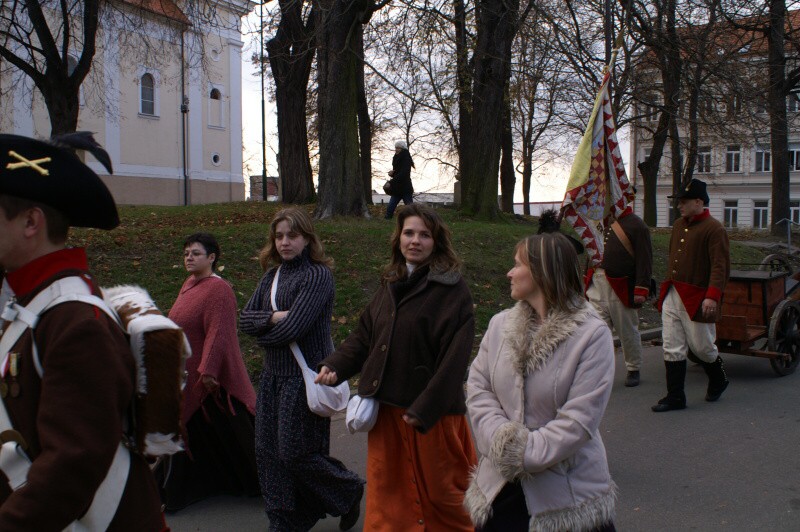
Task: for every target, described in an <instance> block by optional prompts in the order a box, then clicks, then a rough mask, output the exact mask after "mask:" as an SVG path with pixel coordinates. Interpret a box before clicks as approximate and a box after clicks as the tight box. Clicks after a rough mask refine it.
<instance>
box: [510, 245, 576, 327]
mask: <svg viewBox="0 0 800 532" xmlns="http://www.w3.org/2000/svg"><path fill="white" fill-rule="evenodd" d="M519 251H522V258H523V259H524V260H525V262H526V263H527V265H528V267H529V268H530V270H531V275H532V276H533V280H534V281H535V282H536V284H538V285H539V286H540V287H541V289H542V294H543V295H544V300H545V303H546V304H547V309H548V312H549V311H552V310H560V311H569V312H572V311H575V310H577V309H578V308H580V307H581V306H582V305H583V303H584V301H585V300H584V298H583V281H582V279H581V272H580V267H579V266H578V255H577V254H576V253H575V247H574V246H573V245H572V243H571V242H570V241H569V240H568V239H567V237H566V236H564V235H562V234H561V233H558V232H556V233H542V234H541V235H532V236H529V237H527V238H525V239H523V240H521V241H520V242H519V243H518V244H517V247H516V252H519Z"/></svg>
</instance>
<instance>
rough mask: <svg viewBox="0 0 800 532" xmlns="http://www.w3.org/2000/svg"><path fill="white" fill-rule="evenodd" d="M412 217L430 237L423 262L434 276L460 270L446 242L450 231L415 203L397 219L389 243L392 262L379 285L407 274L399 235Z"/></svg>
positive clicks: (432, 213) (428, 210)
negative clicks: (431, 249)
mask: <svg viewBox="0 0 800 532" xmlns="http://www.w3.org/2000/svg"><path fill="white" fill-rule="evenodd" d="M412 216H417V217H419V218H420V219H421V220H422V222H423V223H424V224H425V227H427V228H428V231H430V232H431V236H432V237H433V251H432V252H431V256H430V257H429V258H428V262H427V264H430V267H431V271H433V272H437V273H444V272H449V271H458V270H459V269H460V268H461V260H460V259H459V258H458V255H456V252H455V250H454V249H453V243H452V242H451V241H450V229H448V227H447V226H446V225H445V223H444V221H443V220H442V218H441V217H440V216H439V214H437V212H436V211H435V210H433V209H431V208H430V207H426V206H425V205H421V204H419V203H412V204H411V205H407V206H404V207H403V210H402V211H400V213H399V214H398V215H397V224H396V225H395V227H394V233H392V239H391V245H392V258H391V260H390V261H389V264H387V265H386V267H384V269H383V277H382V279H383V281H384V282H387V281H388V282H391V281H396V280H397V279H401V278H403V277H405V276H406V274H407V273H408V270H407V268H406V258H405V257H404V256H403V253H402V252H401V251H400V235H401V234H402V233H403V225H404V224H405V222H406V220H407V219H408V218H411V217H412Z"/></svg>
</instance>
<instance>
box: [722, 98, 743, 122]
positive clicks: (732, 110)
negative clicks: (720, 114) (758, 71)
mask: <svg viewBox="0 0 800 532" xmlns="http://www.w3.org/2000/svg"><path fill="white" fill-rule="evenodd" d="M726 105H727V108H728V118H733V117H735V116H736V115H738V114H739V113H740V112H741V110H742V97H741V96H739V95H737V94H734V95H733V96H729V97H728V100H727V102H726Z"/></svg>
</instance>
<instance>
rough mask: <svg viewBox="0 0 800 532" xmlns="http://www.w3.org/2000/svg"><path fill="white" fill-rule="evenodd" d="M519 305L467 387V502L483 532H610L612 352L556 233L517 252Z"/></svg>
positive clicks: (506, 315)
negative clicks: (606, 441) (473, 458)
mask: <svg viewBox="0 0 800 532" xmlns="http://www.w3.org/2000/svg"><path fill="white" fill-rule="evenodd" d="M507 277H508V278H509V280H510V281H511V297H512V298H513V299H515V300H516V301H517V304H516V305H515V306H514V307H513V308H511V309H509V310H505V311H503V312H501V313H499V314H497V315H496V316H494V317H493V318H492V320H491V321H490V322H489V328H488V330H487V331H486V334H485V335H484V337H483V341H482V342H481V346H480V349H479V350H478V355H477V357H476V358H475V360H474V361H473V363H472V366H471V368H470V371H469V378H468V380H467V407H468V409H469V415H470V420H471V422H472V423H471V426H472V428H473V430H474V433H475V440H476V442H477V445H478V451H479V452H480V454H481V461H480V464H479V465H478V468H477V470H476V471H475V472H474V473H473V475H472V481H471V483H470V487H469V490H468V491H467V496H466V500H465V506H466V507H467V508H468V509H469V512H470V515H471V516H472V520H473V522H474V523H475V525H476V526H477V528H478V530H481V531H483V532H488V531H498V532H506V531H510V530H552V531H566V530H569V531H571V532H585V531H604V532H610V531H613V530H615V528H614V524H613V518H614V506H615V499H616V486H615V484H614V482H613V481H612V480H611V476H610V474H609V470H608V463H607V460H606V452H605V447H604V446H603V440H602V438H601V437H600V431H599V426H600V421H601V420H602V418H603V413H604V412H605V409H606V405H607V403H608V399H609V396H610V395H611V386H612V384H613V382H614V344H613V342H612V339H611V332H610V331H609V329H608V327H606V324H605V323H603V320H602V319H601V318H600V317H599V316H598V315H597V312H596V311H595V310H594V308H593V307H592V305H591V304H589V302H588V301H586V299H584V297H583V283H582V282H581V274H580V269H579V267H578V256H577V255H576V253H575V249H574V247H573V245H572V244H571V243H570V242H569V240H568V239H567V238H566V237H565V236H564V235H561V234H560V233H545V234H541V235H535V236H530V237H528V238H526V239H525V240H523V241H522V242H520V243H519V244H518V245H517V248H516V251H515V257H514V267H513V268H511V270H510V271H509V272H508V274H507Z"/></svg>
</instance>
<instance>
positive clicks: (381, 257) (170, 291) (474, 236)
mask: <svg viewBox="0 0 800 532" xmlns="http://www.w3.org/2000/svg"><path fill="white" fill-rule="evenodd" d="M279 208H280V207H279V206H278V205H274V204H263V203H229V204H220V205H203V206H193V207H122V208H121V209H120V214H121V217H122V225H121V226H120V227H119V228H118V229H116V230H114V231H111V232H105V231H98V230H92V229H88V230H76V231H75V232H74V233H73V235H72V236H71V238H70V244H71V245H74V246H86V247H87V248H88V253H89V258H90V263H91V264H92V268H93V271H94V273H95V275H96V277H97V278H98V279H99V281H100V283H101V285H104V286H108V285H111V284H125V283H135V284H139V285H141V286H144V287H146V288H147V289H148V290H149V292H150V294H151V295H152V296H153V298H154V299H155V301H156V303H157V304H158V305H159V306H160V307H161V309H162V310H164V311H165V312H166V311H167V310H168V309H169V308H170V307H171V306H172V304H173V302H174V301H175V297H176V296H177V293H178V290H179V289H180V286H181V284H182V283H183V281H184V279H185V278H186V273H185V271H184V269H183V249H182V243H183V239H184V238H185V237H186V236H187V235H189V234H191V233H193V232H196V231H208V232H211V233H214V234H215V235H216V236H217V238H218V240H219V242H220V246H221V248H222V258H221V259H220V265H221V266H222V271H221V272H220V275H221V276H222V277H224V278H225V279H227V280H228V281H229V282H230V283H231V284H232V285H233V288H234V291H235V293H236V296H237V299H238V302H239V307H240V308H241V307H242V306H243V305H244V304H245V303H246V302H247V299H248V298H249V297H250V294H252V292H253V290H254V289H255V286H256V283H257V282H258V280H259V278H260V277H261V274H262V272H261V268H260V266H259V265H258V262H257V260H256V256H257V254H258V251H259V249H260V248H261V247H262V246H263V245H264V243H265V238H266V233H267V226H268V224H269V221H270V220H271V218H272V216H273V214H274V213H275V212H276V210H278V209H279ZM310 211H311V207H309V212H310ZM439 212H440V213H441V215H442V217H443V218H444V219H445V221H446V222H447V223H448V225H449V226H450V229H451V231H452V233H453V241H454V245H455V248H456V251H457V252H458V253H459V255H460V256H461V258H462V260H463V261H464V274H465V278H466V280H467V282H468V284H469V286H470V289H471V290H472V296H473V298H474V300H475V305H476V307H475V312H476V318H477V330H476V334H477V336H476V343H475V347H476V349H477V345H478V342H479V340H480V337H481V335H482V334H483V332H484V331H485V329H486V326H487V325H488V322H489V318H491V316H492V315H494V314H495V313H497V312H498V311H499V310H501V309H504V308H508V307H509V306H511V305H512V303H513V302H512V300H511V299H510V297H509V295H508V282H507V281H506V279H505V273H506V272H507V271H508V269H509V268H510V267H511V263H512V262H513V258H512V253H513V247H514V244H515V243H516V242H517V241H518V240H520V239H521V238H523V237H524V236H526V235H529V234H531V233H534V232H535V231H536V224H535V221H525V220H520V219H515V220H514V221H509V222H506V223H494V224H490V223H484V222H476V221H473V220H471V219H468V218H464V217H462V216H461V215H459V214H458V212H457V211H455V210H452V209H440V211H439ZM382 213H383V210H382V208H378V207H376V208H375V210H373V218H372V219H370V220H361V219H349V218H340V219H334V220H324V221H319V222H316V228H317V231H318V233H319V234H320V236H321V238H322V240H323V243H324V245H325V248H326V251H327V252H328V254H329V255H330V256H332V257H333V258H334V260H335V261H336V266H335V269H334V277H335V279H336V303H335V306H334V318H333V320H334V322H335V323H334V327H333V334H334V342H335V343H337V344H338V342H340V341H342V340H343V339H344V338H345V337H346V336H347V334H348V333H349V332H350V331H351V330H352V328H353V327H354V326H355V325H356V323H357V320H358V316H359V314H360V312H361V309H362V308H363V307H364V306H365V305H366V304H367V302H368V301H369V298H370V296H371V294H372V293H373V292H374V291H375V289H376V288H377V286H378V279H379V275H380V270H381V268H382V266H383V265H384V264H385V263H386V261H387V260H388V258H389V244H388V242H389V237H390V235H391V232H392V229H393V227H394V223H393V222H388V221H386V220H383V218H382ZM668 239H669V231H668V230H656V231H655V232H654V235H653V243H654V250H655V251H654V254H655V260H654V268H655V276H656V278H657V279H661V278H663V275H664V265H665V263H666V248H667V242H668ZM733 250H734V261H739V262H741V261H752V260H760V257H761V253H760V252H757V251H753V250H750V249H749V248H746V249H743V248H741V247H740V246H738V245H734V246H733ZM643 316H645V321H649V322H656V321H657V315H655V311H647V312H646V313H643ZM240 342H241V346H242V353H243V355H244V357H245V359H246V361H247V364H248V368H249V369H250V371H251V374H252V375H253V376H255V374H256V373H257V371H258V369H259V367H260V365H261V362H260V355H259V352H258V349H257V347H256V345H255V343H254V342H253V340H252V338H251V337H249V336H246V335H240Z"/></svg>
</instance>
